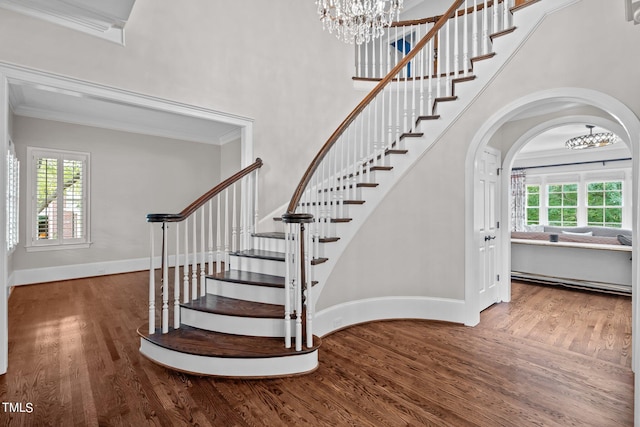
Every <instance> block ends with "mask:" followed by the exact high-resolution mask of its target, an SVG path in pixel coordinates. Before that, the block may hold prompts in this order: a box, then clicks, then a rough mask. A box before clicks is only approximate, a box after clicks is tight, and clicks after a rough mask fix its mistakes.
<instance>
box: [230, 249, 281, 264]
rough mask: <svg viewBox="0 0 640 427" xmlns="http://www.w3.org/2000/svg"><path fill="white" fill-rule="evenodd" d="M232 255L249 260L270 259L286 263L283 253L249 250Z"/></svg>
mask: <svg viewBox="0 0 640 427" xmlns="http://www.w3.org/2000/svg"><path fill="white" fill-rule="evenodd" d="M231 255H236V256H241V257H247V258H260V259H268V260H272V261H284V253H283V252H276V251H266V250H264V249H247V250H244V251H238V252H233V253H232V254H231Z"/></svg>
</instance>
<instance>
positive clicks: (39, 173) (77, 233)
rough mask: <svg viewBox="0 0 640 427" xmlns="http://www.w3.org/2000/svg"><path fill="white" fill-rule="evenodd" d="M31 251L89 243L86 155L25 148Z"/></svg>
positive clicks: (87, 160)
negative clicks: (28, 179)
mask: <svg viewBox="0 0 640 427" xmlns="http://www.w3.org/2000/svg"><path fill="white" fill-rule="evenodd" d="M27 154H28V159H29V161H30V163H31V164H30V165H29V166H30V172H31V173H30V178H31V179H32V182H31V183H30V185H29V190H30V192H31V194H30V200H31V204H30V205H31V206H30V207H31V212H30V215H29V218H30V221H31V223H30V225H29V229H30V232H31V240H30V243H31V245H30V246H31V247H32V248H37V247H40V248H44V247H51V248H52V247H56V246H62V247H68V245H87V244H88V243H89V221H88V219H89V203H88V200H89V198H88V189H89V186H88V177H89V171H88V168H89V154H88V153H78V152H71V151H60V150H48V149H40V148H33V147H29V148H28V153H27Z"/></svg>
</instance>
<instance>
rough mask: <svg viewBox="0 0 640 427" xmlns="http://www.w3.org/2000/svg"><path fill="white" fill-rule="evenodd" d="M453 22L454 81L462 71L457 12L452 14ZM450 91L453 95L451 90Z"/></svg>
mask: <svg viewBox="0 0 640 427" xmlns="http://www.w3.org/2000/svg"><path fill="white" fill-rule="evenodd" d="M453 20H454V21H453V23H454V26H453V72H454V76H453V78H454V79H455V78H456V77H458V72H459V71H461V70H462V67H460V34H459V33H460V27H459V26H460V24H459V23H460V18H459V17H458V12H457V11H456V12H454V14H453ZM451 91H452V94H453V88H452V89H451Z"/></svg>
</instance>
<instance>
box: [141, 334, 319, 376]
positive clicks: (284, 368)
mask: <svg viewBox="0 0 640 427" xmlns="http://www.w3.org/2000/svg"><path fill="white" fill-rule="evenodd" d="M283 345H284V344H283ZM140 353H142V355H143V356H145V357H147V358H148V359H150V360H152V361H154V362H155V363H158V364H160V365H162V366H165V367H167V368H169V369H173V370H177V371H181V372H185V373H188V374H194V375H212V376H220V377H233V378H269V377H277V378H281V377H284V376H293V375H303V374H308V373H310V372H313V371H315V370H316V369H317V368H318V349H316V350H314V351H311V352H301V353H295V354H292V355H290V356H280V357H261V358H255V357H254V358H232V357H212V356H200V355H197V354H190V353H181V352H179V351H175V350H170V349H167V348H165V347H161V346H159V345H156V344H154V343H151V342H149V341H147V340H146V339H144V338H140Z"/></svg>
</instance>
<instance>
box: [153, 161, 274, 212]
mask: <svg viewBox="0 0 640 427" xmlns="http://www.w3.org/2000/svg"><path fill="white" fill-rule="evenodd" d="M261 167H262V159H260V158H259V157H258V158H257V159H256V161H255V162H253V163H252V164H250V165H249V166H247V167H246V168H244V169H242V170H241V171H239V172H236V173H235V174H233V175H231V176H230V177H229V178H227V179H225V180H224V181H222V182H221V183H220V184H218V185H216V186H215V187H213V188H212V189H211V190H209V191H207V192H206V193H204V194H203V195H202V196H200V197H199V198H198V199H197V200H195V201H194V202H193V203H191V204H190V205H189V206H187V207H186V208H184V209H183V210H182V212H180V213H177V214H148V215H147V222H180V221H184V220H185V219H186V218H187V217H189V215H191V214H192V213H194V212H195V211H196V210H198V208H200V207H202V206H203V205H204V204H205V203H207V202H208V201H209V200H211V199H212V198H213V197H215V196H216V195H218V194H220V193H222V192H223V191H224V190H225V189H226V188H228V187H230V186H232V185H233V184H235V183H236V182H237V181H240V180H241V179H242V178H244V177H245V176H247V175H249V174H250V173H251V172H253V171H255V170H257V169H260V168H261Z"/></svg>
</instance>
